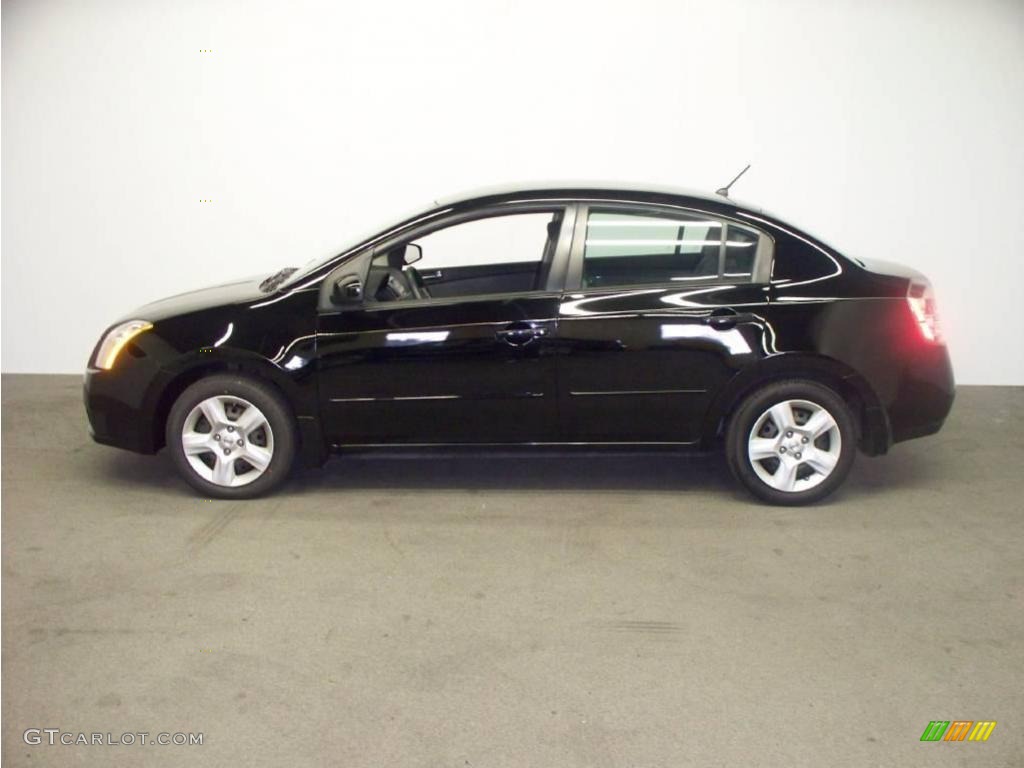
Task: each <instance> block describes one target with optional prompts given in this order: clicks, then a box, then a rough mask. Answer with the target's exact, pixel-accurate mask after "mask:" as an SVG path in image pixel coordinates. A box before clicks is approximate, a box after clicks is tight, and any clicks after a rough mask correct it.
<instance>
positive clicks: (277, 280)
mask: <svg viewBox="0 0 1024 768" xmlns="http://www.w3.org/2000/svg"><path fill="white" fill-rule="evenodd" d="M293 272H298V267H285V268H284V269H282V270H280V271H279V272H275V273H274V274H272V275H271V276H270V277H268V278H267V279H266V280H264V281H263V282H262V283H260V290H261V291H263V292H264V293H268V292H270V291H272V290H274V289H275V288H277V286H279V285H280V284H281V283H283V282H284V281H285V280H287V279H288V276H289V275H291V274H292V273H293Z"/></svg>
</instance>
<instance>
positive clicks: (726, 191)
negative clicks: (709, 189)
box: [715, 163, 750, 198]
mask: <svg viewBox="0 0 1024 768" xmlns="http://www.w3.org/2000/svg"><path fill="white" fill-rule="evenodd" d="M749 170H750V163H747V167H746V168H744V169H743V170H742V171H740V172H739V173H737V174H736V178H734V179H733V180H732V181H730V182H729V183H728V184H726V185H725V186H724V187H719V188H718V189H716V190H715V194H716V195H721V196H722V197H725V198H728V197H729V187H731V186H732V185H733V184H735V183H736V182H737V181H739V178H740V176H742V175H743V174H744V173H746V172H747V171H749Z"/></svg>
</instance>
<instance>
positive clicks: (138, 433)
mask: <svg viewBox="0 0 1024 768" xmlns="http://www.w3.org/2000/svg"><path fill="white" fill-rule="evenodd" d="M144 374H145V371H141V370H138V369H137V368H136V367H135V366H131V367H128V368H127V369H126V370H118V369H115V370H113V371H103V370H97V369H95V368H90V369H88V370H87V371H86V373H85V381H84V382H83V386H82V397H83V400H84V402H85V413H86V416H87V417H88V419H89V433H90V435H91V436H92V439H93V440H95V441H96V442H97V443H101V444H103V445H111V446H114V447H115V448H124V449H125V450H129V451H135V452H137V453H155V452H156V451H157V450H158V448H159V443H158V440H157V435H156V433H155V431H154V426H153V409H152V407H151V406H150V405H149V404H148V403H147V400H146V394H147V392H148V391H150V386H149V384H150V383H151V379H150V377H148V376H146V375H144Z"/></svg>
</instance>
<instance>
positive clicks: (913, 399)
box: [887, 346, 956, 443]
mask: <svg viewBox="0 0 1024 768" xmlns="http://www.w3.org/2000/svg"><path fill="white" fill-rule="evenodd" d="M895 394H896V396H895V399H894V400H893V401H892V402H891V403H890V405H889V407H888V409H887V410H888V412H889V423H890V425H891V429H892V441H893V442H894V443H899V442H902V441H904V440H912V439H913V438H916V437H924V436H926V435H933V434H935V433H936V432H938V431H939V430H940V429H941V428H942V425H943V423H945V421H946V417H947V416H948V415H949V412H950V410H951V409H952V408H953V400H954V399H955V397H956V383H955V381H954V380H953V367H952V365H951V364H950V361H949V351H948V350H947V349H946V347H944V346H940V347H928V348H926V349H923V350H919V351H918V352H917V354H915V355H914V359H913V360H912V361H910V362H909V364H908V365H907V366H906V367H905V369H904V376H903V378H902V380H901V382H900V386H899V388H898V390H897V391H896V393H895Z"/></svg>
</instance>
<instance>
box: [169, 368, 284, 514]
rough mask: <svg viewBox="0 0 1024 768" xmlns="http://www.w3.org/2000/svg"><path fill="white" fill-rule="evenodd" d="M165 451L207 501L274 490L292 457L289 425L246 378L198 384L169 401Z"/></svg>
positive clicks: (264, 391) (270, 396)
mask: <svg viewBox="0 0 1024 768" xmlns="http://www.w3.org/2000/svg"><path fill="white" fill-rule="evenodd" d="M166 438H167V447H168V449H169V450H170V451H171V456H172V458H173V460H174V464H175V466H176V467H177V469H178V471H179V472H180V473H181V475H182V476H183V477H184V478H185V480H187V481H188V482H189V483H190V484H191V485H192V486H193V487H194V488H196V489H197V490H199V491H200V492H201V493H203V494H204V495H207V496H214V497H216V498H221V499H246V498H252V497H254V496H259V495H260V494H263V493H266V492H267V491H269V490H271V489H272V488H275V487H277V486H278V485H279V484H280V483H281V482H283V481H284V479H285V478H286V477H287V475H288V470H289V469H290V468H291V464H292V460H293V459H294V457H295V442H296V437H295V425H294V422H293V420H292V416H291V413H290V411H289V409H288V406H287V404H286V403H285V402H284V400H283V399H282V398H281V397H280V395H278V394H277V393H276V392H275V391H274V390H273V389H272V388H271V387H269V386H267V385H266V384H264V383H262V382H260V381H258V380H256V379H251V378H248V377H241V376H231V375H216V376H210V377H208V378H205V379H201V380H200V381H198V382H196V383H195V384H193V385H192V386H190V387H189V388H188V389H186V390H185V391H184V392H183V393H182V394H181V396H180V397H179V398H178V399H177V400H176V401H175V403H174V406H173V407H172V408H171V413H170V415H169V417H168V419H167V435H166Z"/></svg>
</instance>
